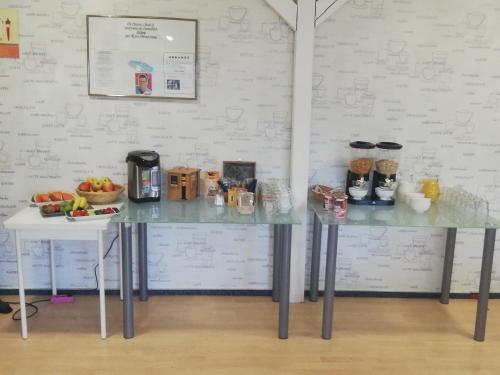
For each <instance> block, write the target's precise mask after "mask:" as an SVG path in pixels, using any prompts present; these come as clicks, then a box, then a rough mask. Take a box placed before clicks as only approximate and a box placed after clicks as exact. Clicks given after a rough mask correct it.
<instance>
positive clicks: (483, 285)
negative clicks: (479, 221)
mask: <svg viewBox="0 0 500 375" xmlns="http://www.w3.org/2000/svg"><path fill="white" fill-rule="evenodd" d="M495 237H496V229H495V228H487V229H485V232H484V248H483V260H482V265H481V281H480V283H479V300H478V301H477V312H476V328H475V331H474V340H477V341H484V335H485V331H486V316H487V314H488V298H489V294H490V283H491V271H492V268H493V253H494V251H495Z"/></svg>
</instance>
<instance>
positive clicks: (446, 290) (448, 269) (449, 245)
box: [440, 228, 457, 304]
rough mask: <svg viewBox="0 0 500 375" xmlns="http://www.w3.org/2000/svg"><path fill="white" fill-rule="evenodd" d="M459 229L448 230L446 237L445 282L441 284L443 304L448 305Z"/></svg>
mask: <svg viewBox="0 0 500 375" xmlns="http://www.w3.org/2000/svg"><path fill="white" fill-rule="evenodd" d="M456 239H457V228H448V233H447V236H446V250H445V253H444V265H443V282H442V283H441V298H440V301H441V303H444V304H448V302H449V300H450V288H451V273H452V271H453V258H454V256H455V241H456Z"/></svg>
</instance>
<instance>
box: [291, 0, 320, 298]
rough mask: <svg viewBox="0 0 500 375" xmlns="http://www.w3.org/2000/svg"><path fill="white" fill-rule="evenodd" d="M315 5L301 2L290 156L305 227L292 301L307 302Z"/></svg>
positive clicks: (295, 253) (300, 232) (295, 255)
mask: <svg viewBox="0 0 500 375" xmlns="http://www.w3.org/2000/svg"><path fill="white" fill-rule="evenodd" d="M314 21H315V1H314V0H298V1H297V31H296V32H295V56H294V71H293V100H292V148H291V152H290V187H291V189H292V193H293V196H294V199H295V205H296V208H297V212H298V214H299V216H300V221H301V222H302V224H303V225H301V226H296V227H295V228H294V230H293V232H292V257H291V270H290V275H291V276H292V277H291V279H290V301H291V302H302V301H303V300H304V279H305V252H306V233H307V225H305V223H306V221H307V189H308V181H309V154H310V153H309V149H310V145H311V108H312V105H311V101H312V75H313V63H314Z"/></svg>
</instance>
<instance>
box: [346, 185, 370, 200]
mask: <svg viewBox="0 0 500 375" xmlns="http://www.w3.org/2000/svg"><path fill="white" fill-rule="evenodd" d="M349 194H350V195H351V197H353V198H354V199H356V200H357V201H359V200H361V199H363V198H364V197H366V194H368V190H363V189H360V188H359V187H356V186H351V187H350V188H349Z"/></svg>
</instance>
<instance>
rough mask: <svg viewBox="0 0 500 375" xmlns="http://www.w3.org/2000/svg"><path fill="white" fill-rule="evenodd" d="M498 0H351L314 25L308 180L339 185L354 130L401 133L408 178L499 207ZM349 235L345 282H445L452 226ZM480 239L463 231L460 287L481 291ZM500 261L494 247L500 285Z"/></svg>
mask: <svg viewBox="0 0 500 375" xmlns="http://www.w3.org/2000/svg"><path fill="white" fill-rule="evenodd" d="M499 5H500V4H499V3H498V2H497V1H492V0H476V1H465V0H458V1H457V0H446V1H434V0H405V1H398V0H352V1H350V2H348V3H347V4H346V5H345V6H344V7H342V8H341V9H340V10H339V11H338V12H337V13H336V14H335V15H334V17H333V18H331V19H329V20H328V21H326V22H325V23H324V24H323V25H322V26H321V27H320V28H319V29H318V31H317V35H316V50H315V74H314V83H313V84H314V87H313V98H314V99H313V106H314V110H313V127H312V133H313V136H312V138H313V140H312V147H311V148H312V153H311V159H312V161H311V171H310V179H311V183H323V184H329V185H333V186H336V185H342V184H343V179H344V178H345V166H346V165H347V158H348V157H349V150H348V142H349V141H350V140H358V139H359V140H366V141H371V142H378V141H381V140H389V141H396V142H399V143H402V144H403V145H404V149H403V159H402V171H403V172H406V175H407V176H409V175H410V174H413V175H415V176H416V177H418V176H423V175H425V174H431V175H432V174H437V175H440V181H441V184H442V185H447V186H453V185H456V184H460V185H464V186H465V187H466V188H467V189H468V190H470V191H472V192H474V193H477V194H480V195H482V196H486V197H487V198H488V199H490V200H491V202H492V208H493V213H494V214H496V215H497V216H498V215H499V214H500V201H499V199H498V198H499V197H500V183H499V182H500V170H499V166H498V165H499V161H500V141H498V140H499V139H500V126H499V125H500V122H499V120H500V90H499V88H500V68H499V65H498V61H499V58H500V38H499V37H498V35H499V31H500V28H499V20H500V6H499ZM341 233H342V235H341V238H340V242H339V251H340V253H339V258H338V262H339V264H338V273H339V275H338V277H337V280H338V288H339V289H345V290H374V291H438V290H439V289H440V283H441V274H442V264H443V255H444V243H445V239H446V233H445V231H444V230H428V229H425V230H424V229H422V230H417V229H395V228H354V229H351V228H342V232H341ZM324 235H326V233H325V234H324ZM482 244H483V232H482V231H476V230H474V231H459V234H458V237H457V245H456V254H455V262H454V263H455V267H454V273H453V284H452V290H453V291H456V292H469V291H477V289H478V286H479V283H478V281H479V270H480V265H481V254H482ZM499 264H500V259H499V257H498V256H497V257H496V261H495V266H494V273H493V281H492V288H493V289H494V290H496V291H498V290H500V273H499V272H498V265H499ZM322 277H323V275H322Z"/></svg>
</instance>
